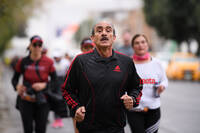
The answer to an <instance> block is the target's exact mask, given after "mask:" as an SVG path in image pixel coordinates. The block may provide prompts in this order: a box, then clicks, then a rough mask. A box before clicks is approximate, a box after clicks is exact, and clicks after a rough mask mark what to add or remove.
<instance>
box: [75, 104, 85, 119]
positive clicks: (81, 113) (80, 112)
mask: <svg viewBox="0 0 200 133" xmlns="http://www.w3.org/2000/svg"><path fill="white" fill-rule="evenodd" d="M85 112H86V110H85V107H84V106H81V107H79V108H78V109H77V110H76V113H75V117H74V118H75V120H76V121H77V122H82V121H83V120H84V118H85Z"/></svg>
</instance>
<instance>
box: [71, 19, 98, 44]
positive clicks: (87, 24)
mask: <svg viewBox="0 0 200 133" xmlns="http://www.w3.org/2000/svg"><path fill="white" fill-rule="evenodd" d="M92 26H94V21H93V20H92V19H88V20H85V21H83V22H82V23H81V24H80V27H79V29H78V31H77V32H76V34H75V36H74V39H75V41H76V43H77V44H80V42H81V41H82V39H83V38H85V37H90V36H91V30H92Z"/></svg>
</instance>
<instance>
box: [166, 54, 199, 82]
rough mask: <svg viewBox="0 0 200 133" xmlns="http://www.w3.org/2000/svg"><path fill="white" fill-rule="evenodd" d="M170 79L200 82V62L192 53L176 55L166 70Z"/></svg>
mask: <svg viewBox="0 0 200 133" xmlns="http://www.w3.org/2000/svg"><path fill="white" fill-rule="evenodd" d="M166 73H167V76H168V78H169V79H178V80H182V79H185V80H199V79H200V61H199V59H198V58H197V57H196V56H195V55H193V54H190V53H175V54H174V55H173V56H172V58H171V60H170V62H169V64H168V66H167V69H166Z"/></svg>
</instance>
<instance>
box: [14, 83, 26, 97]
mask: <svg viewBox="0 0 200 133" xmlns="http://www.w3.org/2000/svg"><path fill="white" fill-rule="evenodd" d="M16 89H17V93H18V94H19V95H20V96H23V93H24V92H25V90H26V87H25V86H24V85H21V84H20V85H17V86H16Z"/></svg>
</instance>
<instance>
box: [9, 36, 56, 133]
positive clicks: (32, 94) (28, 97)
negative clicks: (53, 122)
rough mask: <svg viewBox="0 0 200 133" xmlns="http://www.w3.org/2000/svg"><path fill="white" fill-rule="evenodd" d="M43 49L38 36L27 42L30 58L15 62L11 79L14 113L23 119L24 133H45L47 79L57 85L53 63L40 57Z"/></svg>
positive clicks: (47, 110)
mask: <svg viewBox="0 0 200 133" xmlns="http://www.w3.org/2000/svg"><path fill="white" fill-rule="evenodd" d="M42 45H43V41H42V39H41V38H40V37H39V36H33V37H32V38H31V39H30V44H29V46H28V50H29V55H28V56H27V57H24V58H22V59H20V60H19V61H18V62H17V64H16V68H15V70H16V71H15V73H14V75H13V78H12V85H13V87H14V88H15V90H16V91H17V93H18V97H17V109H19V111H20V114H21V117H22V122H23V127H24V133H32V132H33V130H35V132H36V133H45V132H46V123H47V118H48V112H49V105H48V102H47V94H46V92H47V89H48V79H49V76H50V77H51V80H52V81H56V72H55V68H54V66H53V61H52V60H51V59H50V58H48V57H47V56H45V55H43V54H42ZM20 75H23V83H22V84H20V83H19V82H18V81H19V77H20ZM33 122H35V124H34V125H35V126H33ZM33 127H34V128H35V129H33Z"/></svg>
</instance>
